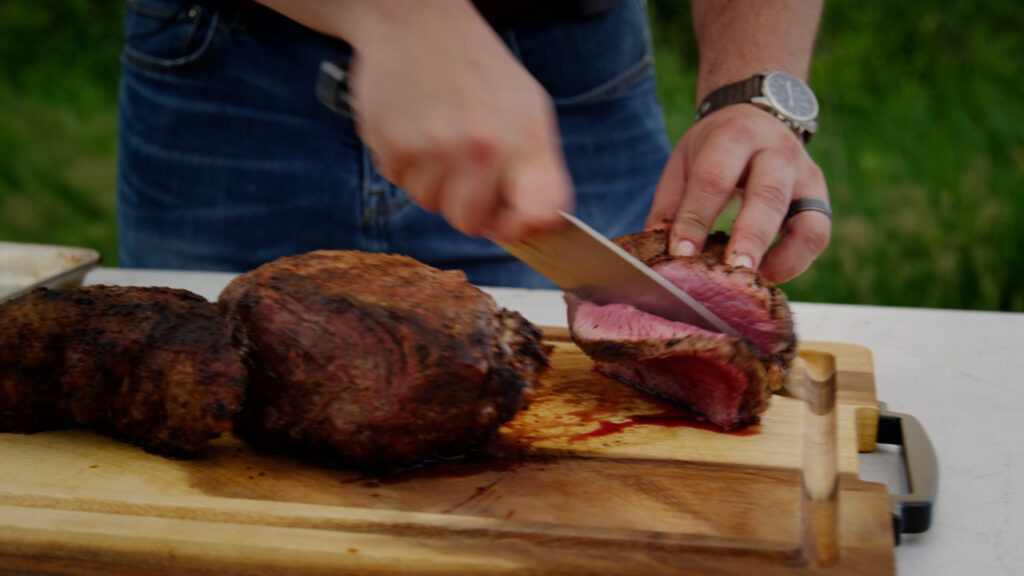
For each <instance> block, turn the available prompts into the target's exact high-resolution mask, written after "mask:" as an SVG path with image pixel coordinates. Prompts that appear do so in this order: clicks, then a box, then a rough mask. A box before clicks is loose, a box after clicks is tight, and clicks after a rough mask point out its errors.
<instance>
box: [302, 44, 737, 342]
mask: <svg viewBox="0 0 1024 576" xmlns="http://www.w3.org/2000/svg"><path fill="white" fill-rule="evenodd" d="M348 80H349V77H348V70H347V63H346V62H344V61H336V62H331V61H326V60H325V61H323V62H321V63H320V70H319V74H318V75H317V83H316V95H317V99H318V100H320V102H321V103H322V104H323V105H324V106H326V107H328V108H330V109H331V110H333V111H334V112H336V113H338V114H351V113H352V108H353V102H352V98H351V96H350V95H349V93H348ZM559 214H560V215H561V216H562V218H563V220H564V222H563V223H562V225H561V226H559V227H558V228H557V229H556V230H554V231H552V232H547V233H542V234H540V235H537V236H535V237H533V238H530V239H529V240H526V241H522V242H498V243H497V244H498V245H499V246H501V247H502V248H504V249H505V250H507V251H508V252H509V253H511V254H512V255H513V256H515V257H516V258H519V259H520V260H522V261H523V262H526V263H527V264H528V265H530V267H532V268H533V269H534V270H536V271H538V272H540V273H541V274H543V275H544V276H546V277H548V279H550V280H551V281H553V282H554V283H555V284H557V285H558V286H560V287H561V288H562V289H563V290H565V291H566V292H571V293H573V294H575V295H576V296H578V297H579V298H582V299H584V300H589V301H591V302H594V303H597V304H615V303H621V304H630V305H632V306H635V307H636V308H639V309H640V310H643V311H645V312H650V313H651V314H656V315H658V316H661V317H662V318H667V319H669V320H675V321H678V322H685V323H687V324H691V325H693V326H697V327H699V328H704V329H705V330H711V331H713V332H722V333H724V334H727V335H729V336H732V337H737V336H739V333H738V332H737V331H736V329H735V328H733V327H732V326H730V325H729V324H728V323H727V322H725V321H724V320H722V319H721V318H719V317H718V316H716V315H715V314H713V313H712V312H711V311H710V310H708V309H707V308H706V307H705V306H704V305H703V304H701V303H700V302H698V301H697V300H696V299H694V298H693V297H692V296H690V295H689V294H687V293H686V292H684V291H683V290H682V289H681V288H679V287H678V286H675V285H674V284H672V283H671V282H669V281H668V280H666V279H665V278H664V277H663V276H661V275H660V274H658V273H657V272H655V271H654V270H652V269H651V268H650V267H648V266H647V265H645V264H644V263H643V262H640V261H639V260H637V259H636V258H634V257H633V256H632V255H631V254H629V253H628V252H626V251H625V250H623V249H622V248H620V247H619V246H617V245H616V244H614V243H613V242H612V241H610V240H608V239H607V238H605V237H604V236H602V235H601V234H600V233H599V232H597V231H596V230H594V229H593V228H591V227H590V226H587V224H586V223H584V222H583V221H582V220H580V219H578V218H576V217H575V216H573V215H571V214H567V213H565V212H559Z"/></svg>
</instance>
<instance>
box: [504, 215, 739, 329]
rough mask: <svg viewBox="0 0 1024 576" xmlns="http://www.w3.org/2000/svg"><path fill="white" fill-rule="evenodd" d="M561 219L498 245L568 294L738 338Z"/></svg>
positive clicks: (613, 248)
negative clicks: (626, 306) (547, 229)
mask: <svg viewBox="0 0 1024 576" xmlns="http://www.w3.org/2000/svg"><path fill="white" fill-rule="evenodd" d="M559 214H560V215H561V217H562V219H563V220H564V221H563V223H562V224H561V225H560V226H558V227H557V228H555V229H554V230H552V231H550V232H543V233H541V234H537V235H535V236H532V237H530V238H528V239H526V240H523V241H518V242H497V244H498V245H499V246H501V247H502V248H504V249H505V250H506V251H508V252H509V253H511V254H512V255H513V256H515V257H516V258H519V259H520V260H522V261H523V262H525V263H526V264H528V265H529V266H530V267H531V268H533V269H534V270H536V271H538V272H540V273H541V274H543V275H544V276H546V277H547V278H548V279H550V280H551V281H552V282H554V283H555V284H557V285H558V286H559V287H561V288H562V289H563V290H565V291H566V292H571V293H573V294H575V295H576V296H577V297H579V298H582V299H584V300H589V301H591V302H594V303H596V304H614V303H621V304H630V305H632V306H634V307H636V308H639V309H640V310H643V311H645V312H650V313H651V314H656V315H658V316H661V317H662V318H666V319H668V320H673V321H677V322H685V323H687V324H692V325H694V326H698V327H700V328H704V329H705V330H711V331H714V332H722V333H724V334H727V335H729V336H733V337H736V336H739V333H738V332H737V331H736V329H735V328H733V327H732V326H730V325H729V323H727V322H725V321H724V320H722V319H721V318H719V317H718V316H716V315H715V314H714V313H712V312H711V311H710V310H708V309H707V307H705V306H704V305H703V304H701V303H700V302H698V301H697V300H696V299H695V298H693V297H692V296H690V295H689V294H687V293H686V292H684V291H683V290H682V289H681V288H679V287H678V286H676V285H674V284H672V283H671V282H669V281H668V280H667V279H666V278H665V277H664V276H661V275H660V274H658V273H657V272H655V271H654V270H653V269H651V268H650V267H649V266H647V265H646V264H644V263H643V262H641V261H639V260H637V259H636V258H634V257H633V256H632V255H631V254H629V253H628V252H626V251H625V250H623V249H622V248H621V247H619V246H618V245H616V244H615V243H614V242H612V241H611V240H609V239H607V238H605V237H604V236H602V235H601V234H600V233H599V232H597V231H596V230H594V229H593V228H591V227H590V226H588V225H587V224H586V223H585V222H583V221H582V220H580V219H579V218H576V217H575V216H573V215H572V214H567V213H565V212H559Z"/></svg>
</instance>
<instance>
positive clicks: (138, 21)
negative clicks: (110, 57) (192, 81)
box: [124, 0, 219, 72]
mask: <svg viewBox="0 0 1024 576" xmlns="http://www.w3.org/2000/svg"><path fill="white" fill-rule="evenodd" d="M218 19H219V14H218V12H217V10H216V9H214V8H213V7H211V6H210V5H208V4H202V3H198V2H181V1H176V0H128V2H127V6H126V8H125V17H124V38H125V40H124V59H125V62H126V63H128V64H132V65H135V66H137V67H139V68H142V69H145V70H151V71H156V72H173V71H176V70H181V69H185V68H187V67H190V66H194V65H195V64H197V63H198V62H200V61H201V60H202V59H203V57H204V55H206V54H207V53H208V51H209V49H210V46H211V45H212V44H213V40H214V36H215V35H216V32H217V22H218Z"/></svg>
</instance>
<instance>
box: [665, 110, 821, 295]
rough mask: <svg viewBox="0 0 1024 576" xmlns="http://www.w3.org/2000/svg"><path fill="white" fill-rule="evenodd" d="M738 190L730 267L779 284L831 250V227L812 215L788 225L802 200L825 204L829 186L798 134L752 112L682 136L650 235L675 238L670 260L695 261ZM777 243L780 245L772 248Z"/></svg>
mask: <svg viewBox="0 0 1024 576" xmlns="http://www.w3.org/2000/svg"><path fill="white" fill-rule="evenodd" d="M738 187H739V188H743V189H744V192H743V204H742V207H741V208H740V212H739V215H738V216H737V217H736V221H735V223H734V225H733V229H732V238H731V241H730V243H729V248H728V250H727V254H726V257H727V261H728V262H729V263H730V264H734V265H739V266H745V267H747V268H752V269H758V268H760V272H761V274H762V275H764V277H765V278H767V279H768V280H770V281H772V282H775V283H781V282H785V281H787V280H790V279H792V278H794V277H795V276H797V275H799V274H800V273H801V272H803V271H804V270H806V269H807V268H808V267H809V266H810V265H811V264H812V263H813V262H814V259H815V258H817V256H818V255H819V254H820V253H821V252H822V251H823V250H824V249H825V247H826V246H827V245H828V242H829V238H830V237H831V233H832V224H831V221H830V220H829V219H828V217H827V216H825V215H824V214H822V213H820V212H812V211H808V212H802V213H800V214H797V215H796V216H794V217H792V218H790V219H788V220H786V219H785V217H786V212H787V210H788V208H789V203H790V201H791V200H794V199H797V198H821V199H827V198H828V190H827V187H826V185H825V178H824V176H823V175H822V172H821V169H820V168H818V166H817V165H816V164H815V163H814V161H813V160H812V159H811V157H810V156H809V155H808V154H807V152H806V150H805V149H804V146H803V143H802V142H801V141H800V140H799V138H798V137H797V136H796V134H794V133H793V132H792V131H791V130H790V129H789V128H788V127H787V126H786V125H785V124H783V123H782V122H780V121H779V120H778V119H776V118H774V117H773V116H771V115H770V114H766V113H765V112H764V111H762V110H759V109H757V108H755V107H754V106H751V105H738V106H730V107H728V108H724V109H722V110H719V111H717V112H715V113H713V114H711V115H709V116H708V117H707V118H704V119H703V120H701V121H700V122H698V123H697V124H695V125H694V126H693V128H692V129H691V130H690V131H689V132H687V133H686V135H685V136H683V138H682V140H680V141H679V144H678V145H677V146H676V148H675V150H674V151H673V152H672V156H671V158H670V159H669V164H668V166H667V167H666V168H665V172H664V173H663V174H662V177H661V181H660V182H659V183H658V188H657V191H656V192H655V197H654V205H653V207H652V209H651V215H650V217H649V219H648V225H647V227H648V228H649V229H663V230H671V240H670V246H671V252H672V253H673V254H676V255H679V256H691V255H694V254H698V253H700V252H701V250H702V249H703V247H704V239H705V238H707V236H708V233H709V232H710V231H711V227H712V225H713V224H714V222H715V218H717V217H718V215H719V214H720V213H721V212H722V210H723V209H724V208H725V207H726V205H727V204H728V203H729V201H730V200H731V199H732V197H733V193H734V191H735V190H736V188H738ZM776 235H781V239H780V240H779V242H778V243H777V244H776V245H775V246H771V243H772V241H773V240H774V239H775V237H776ZM770 246H771V248H770V249H769V247H770ZM766 252H767V253H766Z"/></svg>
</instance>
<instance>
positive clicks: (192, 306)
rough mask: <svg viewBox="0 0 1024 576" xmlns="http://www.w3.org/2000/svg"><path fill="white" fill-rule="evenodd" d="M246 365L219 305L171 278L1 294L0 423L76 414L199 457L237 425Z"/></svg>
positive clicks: (38, 422)
mask: <svg viewBox="0 0 1024 576" xmlns="http://www.w3.org/2000/svg"><path fill="white" fill-rule="evenodd" d="M244 387H245V368H244V366H243V365H242V362H241V360H240V358H239V356H238V353H237V350H236V349H235V348H234V347H233V345H232V343H231V337H230V332H229V330H228V326H227V323H226V322H225V320H224V317H223V315H222V314H221V313H220V311H219V310H218V308H217V306H216V305H214V304H212V303H210V302H207V301H206V300H205V299H203V298H202V297H201V296H198V295H196V294H192V293H190V292H187V291H185V290H174V289H170V288H130V287H118V286H89V287H85V288H74V289H64V290H46V289H45V288H40V289H38V290H35V291H33V292H30V293H28V294H26V295H24V296H22V297H20V298H17V299H15V300H12V301H9V302H5V303H3V304H0V432H37V431H41V430H47V429H52V428H62V427H69V426H75V425H82V426H87V427H89V428H93V429H95V430H96V431H98V432H101V433H103V434H107V435H110V436H113V437H115V438H119V439H122V440H126V441H128V442H132V443H134V444H137V445H139V446H141V447H142V448H144V449H146V450H148V451H150V452H154V453H157V454H163V455H167V456H175V457H183V458H185V457H191V456H194V455H195V454H196V451H197V450H198V449H199V448H200V447H201V446H202V445H203V444H204V443H206V441H207V440H209V439H211V438H216V437H217V436H219V435H220V434H221V433H224V432H228V431H230V430H231V426H232V417H233V416H234V414H235V413H236V412H237V411H238V409H239V407H240V405H241V402H242V397H243V394H244Z"/></svg>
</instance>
